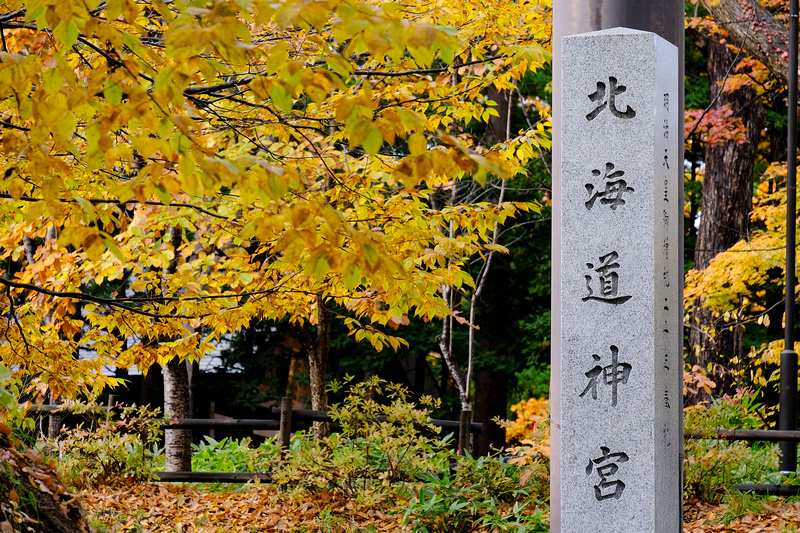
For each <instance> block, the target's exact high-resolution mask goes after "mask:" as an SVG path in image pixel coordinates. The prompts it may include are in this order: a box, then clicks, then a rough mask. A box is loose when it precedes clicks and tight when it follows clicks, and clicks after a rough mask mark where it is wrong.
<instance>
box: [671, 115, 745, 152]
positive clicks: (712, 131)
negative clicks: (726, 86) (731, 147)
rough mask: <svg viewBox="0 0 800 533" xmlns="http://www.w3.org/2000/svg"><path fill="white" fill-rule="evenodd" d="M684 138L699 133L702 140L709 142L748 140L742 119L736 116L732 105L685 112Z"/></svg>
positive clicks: (722, 142) (721, 142)
mask: <svg viewBox="0 0 800 533" xmlns="http://www.w3.org/2000/svg"><path fill="white" fill-rule="evenodd" d="M683 116H684V119H683V120H684V126H683V131H684V138H686V139H687V141H688V140H689V138H690V135H694V134H699V135H700V140H701V141H702V142H704V143H707V144H712V145H716V144H724V143H728V142H735V143H737V144H744V143H745V142H746V141H747V138H746V133H747V131H746V130H745V127H744V124H743V123H742V119H741V118H739V117H737V116H734V113H733V109H731V107H730V106H723V107H721V108H715V109H708V110H702V109H690V110H687V111H686V112H685V113H684V115H683Z"/></svg>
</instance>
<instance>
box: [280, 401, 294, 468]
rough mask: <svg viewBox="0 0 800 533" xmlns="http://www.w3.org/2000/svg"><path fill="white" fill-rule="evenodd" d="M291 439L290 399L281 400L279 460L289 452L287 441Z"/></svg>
mask: <svg viewBox="0 0 800 533" xmlns="http://www.w3.org/2000/svg"><path fill="white" fill-rule="evenodd" d="M291 438H292V399H291V398H281V429H280V441H281V459H283V458H284V457H286V454H287V453H288V451H289V441H290V440H291Z"/></svg>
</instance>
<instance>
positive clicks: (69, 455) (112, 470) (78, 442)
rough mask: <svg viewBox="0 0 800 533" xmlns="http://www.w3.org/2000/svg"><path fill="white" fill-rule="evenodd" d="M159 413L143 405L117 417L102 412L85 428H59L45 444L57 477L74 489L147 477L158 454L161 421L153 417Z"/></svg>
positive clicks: (161, 433)
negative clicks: (54, 437) (53, 456)
mask: <svg viewBox="0 0 800 533" xmlns="http://www.w3.org/2000/svg"><path fill="white" fill-rule="evenodd" d="M159 415H160V412H159V410H155V411H151V410H148V408H145V407H130V408H127V409H125V411H124V412H123V414H122V416H121V419H120V420H119V421H115V420H113V418H112V416H113V415H112V414H105V415H102V417H101V418H100V420H99V421H98V422H97V423H96V424H94V425H93V427H90V428H88V429H84V427H83V426H79V427H78V428H75V429H68V430H65V431H62V432H61V435H60V436H59V438H58V439H57V440H56V441H55V442H52V443H47V445H46V447H48V448H52V449H53V450H54V452H55V453H57V455H58V461H57V463H56V465H57V469H58V472H59V475H60V476H61V479H62V480H64V483H65V484H66V485H69V486H72V487H74V488H77V489H86V488H90V487H95V486H98V485H112V486H113V485H118V484H122V483H127V482H132V481H143V480H149V479H151V478H152V473H153V472H154V471H155V470H156V463H157V461H158V459H159V456H160V450H159V449H158V447H157V444H158V443H159V442H160V441H161V439H162V438H163V430H162V428H161V425H160V423H159V422H157V421H155V420H154V419H155V418H158V417H159Z"/></svg>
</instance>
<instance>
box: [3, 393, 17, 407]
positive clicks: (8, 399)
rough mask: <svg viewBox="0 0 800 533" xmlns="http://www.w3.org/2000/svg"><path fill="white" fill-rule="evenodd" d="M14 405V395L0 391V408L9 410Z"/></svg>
mask: <svg viewBox="0 0 800 533" xmlns="http://www.w3.org/2000/svg"><path fill="white" fill-rule="evenodd" d="M15 403H16V399H15V398H14V395H13V394H11V393H10V392H8V391H7V390H5V389H0V407H3V408H5V409H11V408H12V407H13V406H14V404H15Z"/></svg>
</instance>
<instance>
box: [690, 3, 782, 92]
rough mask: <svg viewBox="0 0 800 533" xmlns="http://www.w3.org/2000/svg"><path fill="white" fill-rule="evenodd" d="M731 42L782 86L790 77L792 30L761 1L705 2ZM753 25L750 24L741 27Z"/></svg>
mask: <svg viewBox="0 0 800 533" xmlns="http://www.w3.org/2000/svg"><path fill="white" fill-rule="evenodd" d="M703 6H704V7H705V8H706V9H707V10H708V12H709V13H711V16H712V17H714V20H716V21H717V22H718V23H721V24H722V27H723V28H724V29H725V30H726V31H727V32H728V34H729V36H730V38H731V40H732V42H735V43H736V44H737V45H738V46H741V47H742V48H744V49H745V50H747V53H748V54H749V55H751V56H753V57H754V58H756V59H758V60H759V61H760V62H762V63H763V64H764V65H766V67H767V68H768V69H769V70H770V72H771V73H772V75H773V76H775V77H777V78H778V79H779V80H781V81H782V82H783V83H786V82H787V79H788V75H789V55H788V51H789V28H788V27H786V25H785V24H783V23H782V22H781V21H780V20H778V19H776V18H775V17H773V16H772V13H770V12H769V11H767V10H766V9H765V8H764V6H762V5H761V4H760V3H759V2H758V0H703ZM748 20H749V21H751V23H750V24H746V23H742V22H743V21H748Z"/></svg>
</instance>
